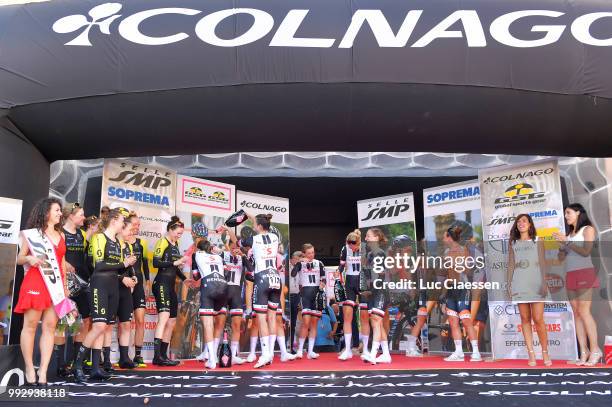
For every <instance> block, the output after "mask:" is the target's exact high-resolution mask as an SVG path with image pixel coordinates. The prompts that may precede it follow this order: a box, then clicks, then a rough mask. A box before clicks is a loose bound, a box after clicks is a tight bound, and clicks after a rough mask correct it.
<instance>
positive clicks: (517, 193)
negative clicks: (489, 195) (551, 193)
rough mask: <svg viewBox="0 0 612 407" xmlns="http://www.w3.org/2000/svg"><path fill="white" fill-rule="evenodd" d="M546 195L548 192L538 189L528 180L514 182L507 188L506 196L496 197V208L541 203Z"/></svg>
mask: <svg viewBox="0 0 612 407" xmlns="http://www.w3.org/2000/svg"><path fill="white" fill-rule="evenodd" d="M545 196H546V192H539V191H536V190H535V189H534V188H533V186H531V184H527V183H526V182H522V183H518V184H514V185H512V186H511V187H508V188H507V189H506V191H505V192H504V196H502V197H499V198H497V199H495V209H499V208H505V207H509V206H519V205H525V204H528V203H529V204H536V203H541V202H544V201H545V199H544V197H545Z"/></svg>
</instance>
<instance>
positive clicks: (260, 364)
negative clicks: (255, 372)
mask: <svg viewBox="0 0 612 407" xmlns="http://www.w3.org/2000/svg"><path fill="white" fill-rule="evenodd" d="M268 364H270V357H268V356H266V355H261V356H260V357H259V359H258V360H257V363H256V364H255V366H254V367H255V369H259V368H260V367H264V366H266V365H268Z"/></svg>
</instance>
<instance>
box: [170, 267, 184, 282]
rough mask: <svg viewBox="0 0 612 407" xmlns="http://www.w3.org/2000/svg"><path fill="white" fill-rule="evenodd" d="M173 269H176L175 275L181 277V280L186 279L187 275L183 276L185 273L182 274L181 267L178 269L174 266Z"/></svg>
mask: <svg viewBox="0 0 612 407" xmlns="http://www.w3.org/2000/svg"><path fill="white" fill-rule="evenodd" d="M172 267H174V266H172ZM174 270H175V271H176V276H177V277H178V278H180V279H181V281H185V280H187V277H185V274H183V272H182V271H181V269H180V268H178V267H174Z"/></svg>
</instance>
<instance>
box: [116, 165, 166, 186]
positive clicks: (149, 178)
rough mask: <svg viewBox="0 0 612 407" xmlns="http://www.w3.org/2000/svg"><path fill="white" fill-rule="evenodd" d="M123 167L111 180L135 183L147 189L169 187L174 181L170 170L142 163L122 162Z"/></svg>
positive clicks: (127, 183)
mask: <svg viewBox="0 0 612 407" xmlns="http://www.w3.org/2000/svg"><path fill="white" fill-rule="evenodd" d="M119 167H120V168H122V169H123V171H121V172H120V173H119V174H118V175H117V176H116V177H114V178H109V181H114V182H121V183H123V184H126V185H134V186H137V187H143V188H147V189H158V188H163V187H167V186H169V185H170V184H171V183H172V180H171V179H170V176H171V175H172V174H171V173H170V172H166V171H160V170H159V169H156V168H148V167H144V166H140V165H133V164H128V163H121V164H120V165H119Z"/></svg>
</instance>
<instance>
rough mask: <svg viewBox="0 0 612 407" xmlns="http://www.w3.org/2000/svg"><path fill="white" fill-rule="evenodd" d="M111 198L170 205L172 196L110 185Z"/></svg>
mask: <svg viewBox="0 0 612 407" xmlns="http://www.w3.org/2000/svg"><path fill="white" fill-rule="evenodd" d="M108 196H109V197H110V198H118V199H125V200H126V201H134V202H142V203H147V204H153V205H160V206H170V198H168V197H167V196H165V195H157V194H148V193H146V192H140V191H133V190H131V189H124V188H118V187H113V186H111V187H108Z"/></svg>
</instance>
